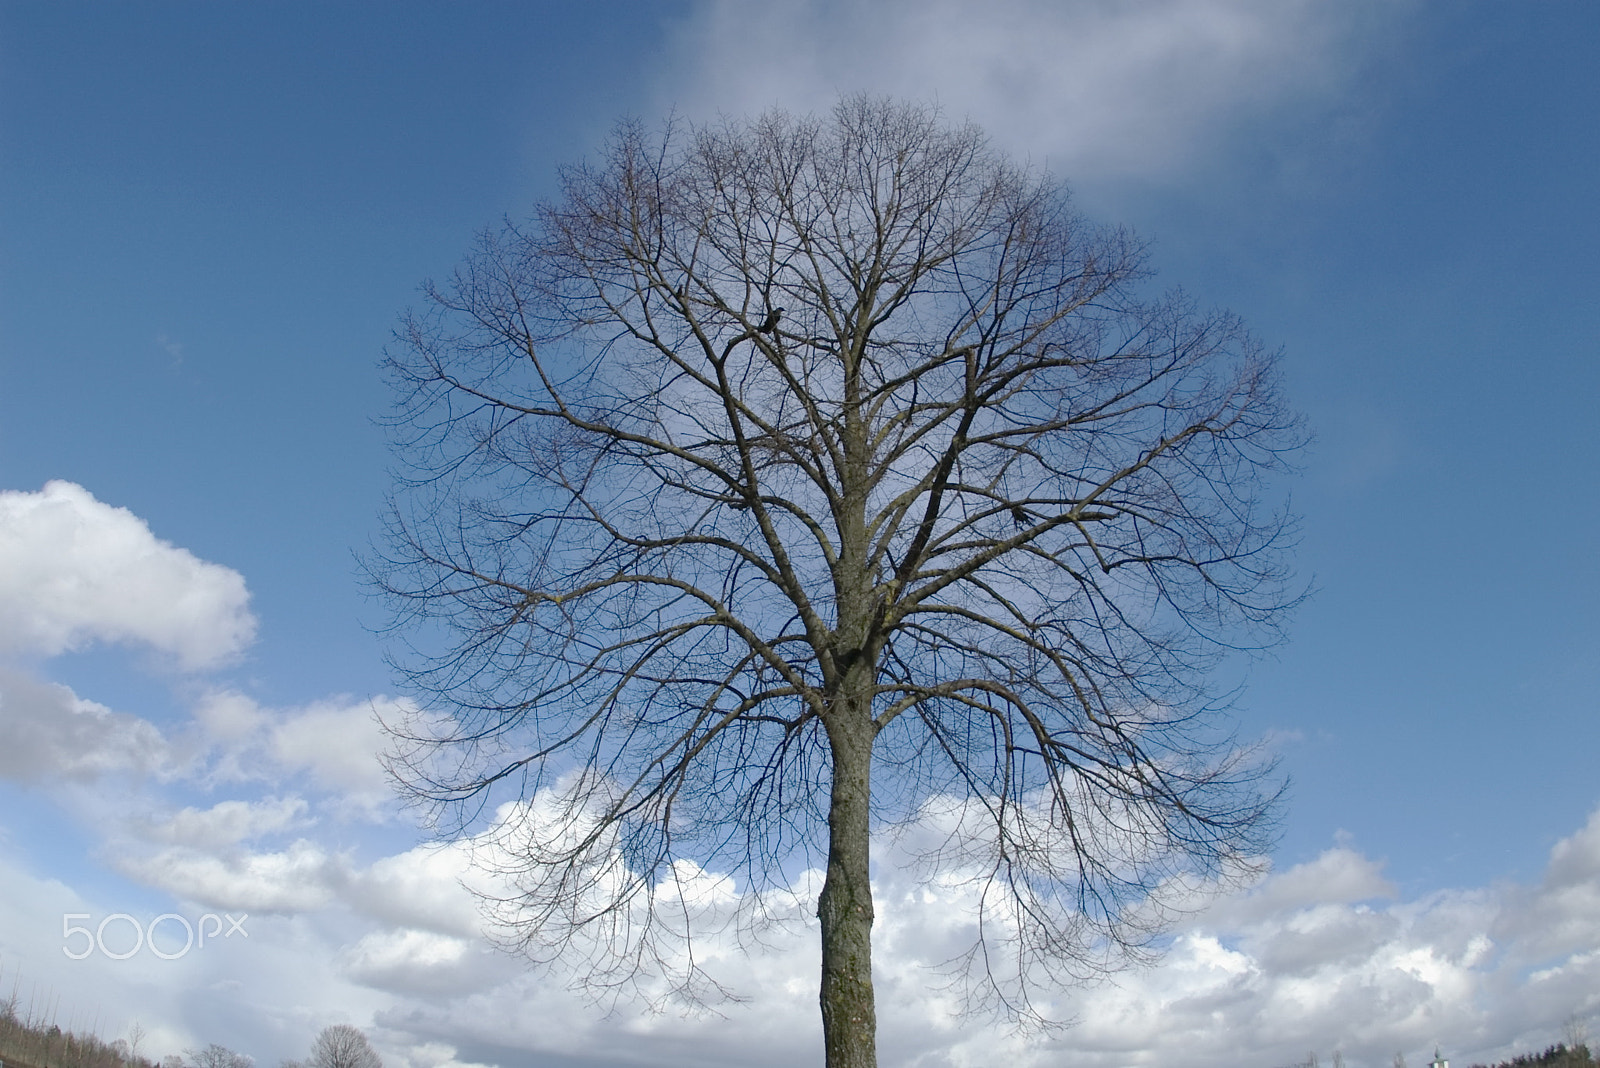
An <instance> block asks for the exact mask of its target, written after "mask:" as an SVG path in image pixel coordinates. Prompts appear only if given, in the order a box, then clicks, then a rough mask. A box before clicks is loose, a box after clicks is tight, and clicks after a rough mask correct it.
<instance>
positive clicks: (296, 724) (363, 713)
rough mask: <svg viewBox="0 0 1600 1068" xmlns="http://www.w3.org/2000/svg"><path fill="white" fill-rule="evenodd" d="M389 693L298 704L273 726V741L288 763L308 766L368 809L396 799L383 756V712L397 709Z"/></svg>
mask: <svg viewBox="0 0 1600 1068" xmlns="http://www.w3.org/2000/svg"><path fill="white" fill-rule="evenodd" d="M399 706H400V702H396V701H394V700H391V699H389V698H383V697H379V698H373V699H372V700H351V699H349V698H345V699H343V700H331V701H321V702H317V703H314V704H311V705H308V706H306V707H304V708H300V709H295V710H293V711H291V712H289V713H287V714H286V715H284V716H283V717H282V718H281V719H279V720H278V721H277V722H276V723H275V724H274V725H273V726H272V727H271V728H270V740H269V742H268V746H269V748H270V751H271V753H272V756H273V758H274V759H275V760H277V761H278V763H280V764H281V765H283V766H284V767H285V768H290V769H297V770H303V771H306V772H308V773H309V774H310V775H311V776H312V777H313V779H315V781H316V782H317V784H318V785H320V786H322V787H323V788H324V789H327V790H332V791H336V792H338V793H340V794H342V795H344V796H345V797H346V798H348V799H349V800H350V801H351V802H352V803H354V804H358V805H360V806H363V807H364V808H365V809H366V810H367V811H368V812H369V813H370V812H373V811H375V810H377V809H379V808H381V807H383V806H384V805H386V804H388V803H390V802H391V800H392V797H393V793H392V790H391V788H390V786H389V781H388V778H387V777H386V775H385V773H384V770H383V765H382V764H381V763H380V762H379V759H378V756H379V754H380V753H381V752H382V751H383V748H384V745H385V742H386V739H385V737H384V734H383V730H382V728H381V727H380V726H379V723H378V719H377V716H378V714H379V713H380V712H382V713H383V714H385V715H387V716H391V717H393V716H395V715H397V714H398V712H397V709H398V708H399Z"/></svg>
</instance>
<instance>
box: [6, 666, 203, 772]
mask: <svg viewBox="0 0 1600 1068" xmlns="http://www.w3.org/2000/svg"><path fill="white" fill-rule="evenodd" d="M174 760H175V754H174V752H173V750H172V748H171V746H169V745H168V743H167V741H166V739H165V738H163V737H162V735H161V732H160V731H159V730H157V729H156V727H155V726H154V725H153V724H151V723H149V722H147V721H145V720H143V719H140V718H138V717H137V716H129V715H126V714H123V713H119V712H114V711H112V710H111V709H109V708H107V707H105V706H104V705H101V704H97V703H96V702H94V701H88V700H85V699H84V698H82V697H79V696H78V695H77V694H75V693H73V692H72V691H71V690H70V689H68V688H67V687H65V686H61V685H58V684H56V683H52V682H43V681H40V680H38V679H35V678H33V677H31V676H29V675H26V674H24V673H22V672H18V671H12V670H7V669H5V668H0V778H7V779H12V780H15V781H19V782H28V783H55V782H59V781H61V780H63V779H65V780H68V781H74V782H87V781H90V780H93V779H97V778H99V777H101V776H103V775H107V774H111V773H116V772H127V773H132V774H136V775H148V774H155V773H162V772H168V771H170V770H171V769H172V767H173V762H174Z"/></svg>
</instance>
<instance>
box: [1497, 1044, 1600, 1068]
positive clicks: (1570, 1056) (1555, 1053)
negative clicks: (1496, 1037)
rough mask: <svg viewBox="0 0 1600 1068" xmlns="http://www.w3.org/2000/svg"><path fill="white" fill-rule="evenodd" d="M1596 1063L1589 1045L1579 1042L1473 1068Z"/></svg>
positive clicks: (1588, 1067) (1582, 1067)
mask: <svg viewBox="0 0 1600 1068" xmlns="http://www.w3.org/2000/svg"><path fill="white" fill-rule="evenodd" d="M1594 1063H1595V1062H1594V1059H1593V1058H1592V1057H1591V1056H1590V1055H1589V1046H1588V1043H1586V1042H1577V1043H1574V1044H1573V1045H1572V1046H1571V1047H1569V1046H1567V1044H1566V1043H1565V1042H1557V1043H1556V1044H1555V1045H1553V1046H1551V1047H1549V1048H1548V1049H1546V1050H1545V1051H1544V1052H1543V1053H1523V1054H1519V1055H1517V1056H1515V1057H1513V1058H1511V1059H1510V1060H1509V1061H1500V1062H1498V1063H1496V1064H1492V1065H1483V1064H1474V1065H1473V1066H1472V1068H1594Z"/></svg>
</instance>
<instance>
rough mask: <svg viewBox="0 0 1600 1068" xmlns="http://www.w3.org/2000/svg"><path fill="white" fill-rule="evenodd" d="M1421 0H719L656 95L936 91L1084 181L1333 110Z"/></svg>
mask: <svg viewBox="0 0 1600 1068" xmlns="http://www.w3.org/2000/svg"><path fill="white" fill-rule="evenodd" d="M1410 7H1411V5H1410V4H1409V3H1400V2H1392V0H1350V2H1343V3H1337V4H1330V3H1320V2H1316V0H1271V2H1264V0H1070V2H1062V0H990V2H988V3H983V4H975V3H970V2H966V0H881V2H878V3H870V4H863V3H853V2H849V0H776V2H772V3H766V4H761V5H752V4H744V3H738V2H736V0H707V2H704V3H701V4H699V5H698V6H697V7H695V8H694V10H693V11H692V12H691V13H690V14H689V16H688V17H687V18H686V19H685V21H684V22H683V24H682V25H681V27H680V28H679V31H678V33H677V34H676V36H675V37H674V41H673V43H674V45H675V48H674V50H673V56H674V60H673V62H672V64H671V66H670V67H669V68H668V70H667V72H666V76H665V77H664V79H663V82H664V84H663V86H662V88H661V90H660V94H659V95H660V96H661V97H662V103H663V105H664V106H674V105H675V106H677V107H679V108H680V109H681V110H682V111H684V112H686V113H688V114H689V115H691V116H697V117H705V116H708V115H710V114H713V113H715V112H716V111H717V110H719V109H720V110H721V111H723V112H726V113H729V114H736V115H737V114H744V113H747V112H750V111H758V110H761V109H763V108H766V107H769V106H772V105H779V106H783V107H786V108H788V109H790V110H791V111H799V112H805V111H825V110H826V109H827V108H828V107H829V106H830V105H831V103H832V102H833V100H834V99H835V98H836V97H837V96H838V95H840V94H841V93H849V92H855V91H860V90H865V91H868V92H873V93H883V94H888V95H891V96H895V97H900V98H907V99H916V100H932V101H937V102H938V103H939V104H940V105H941V106H942V107H943V108H944V109H945V111H946V113H947V114H948V115H949V116H950V117H951V118H954V119H961V118H971V119H973V120H974V121H976V122H978V123H979V124H981V125H982V126H984V127H985V128H986V129H987V130H988V131H989V132H990V134H992V135H993V136H994V137H995V138H996V139H997V140H998V141H999V142H1000V143H1001V144H1002V145H1003V146H1004V147H1005V148H1006V149H1007V150H1008V151H1011V152H1017V153H1022V154H1030V155H1031V156H1032V157H1033V159H1034V160H1035V162H1048V163H1049V164H1050V166H1051V167H1052V168H1053V169H1054V170H1055V171H1057V172H1058V173H1060V174H1062V175H1064V176H1066V177H1068V178H1069V179H1071V180H1073V181H1075V182H1077V181H1103V180H1115V179H1119V178H1125V177H1128V176H1139V177H1151V176H1161V175H1164V174H1166V173H1167V172H1169V171H1171V170H1173V169H1174V168H1177V167H1180V166H1183V165H1185V164H1187V163H1190V162H1192V161H1193V160H1194V159H1195V158H1196V157H1198V156H1200V155H1202V154H1204V153H1205V152H1206V150H1207V148H1208V146H1212V145H1215V144H1217V143H1218V142H1220V141H1222V140H1224V139H1225V137H1226V135H1227V134H1228V133H1229V132H1231V131H1232V130H1233V129H1234V128H1235V127H1236V126H1237V125H1238V123H1239V121H1240V120H1241V119H1245V118H1248V117H1259V116H1263V115H1269V114H1271V113H1273V112H1275V111H1277V110H1279V109H1282V108H1284V107H1286V106H1292V105H1300V104H1306V103H1320V104H1322V105H1324V106H1325V105H1326V102H1328V101H1329V100H1332V99H1335V98H1337V97H1338V96H1339V95H1340V94H1341V93H1343V92H1345V91H1347V90H1348V88H1349V86H1350V83H1351V81H1352V79H1353V78H1354V76H1355V74H1356V73H1357V72H1358V71H1359V70H1360V67H1361V64H1362V62H1363V59H1364V54H1365V53H1366V52H1367V51H1368V50H1370V49H1371V48H1372V47H1373V43H1374V42H1375V41H1378V40H1381V39H1383V38H1384V37H1387V36H1392V34H1393V32H1394V28H1395V26H1396V24H1397V23H1398V22H1399V21H1400V20H1401V18H1402V16H1403V15H1404V13H1405V12H1406V11H1407V10H1408V9H1409V8H1410Z"/></svg>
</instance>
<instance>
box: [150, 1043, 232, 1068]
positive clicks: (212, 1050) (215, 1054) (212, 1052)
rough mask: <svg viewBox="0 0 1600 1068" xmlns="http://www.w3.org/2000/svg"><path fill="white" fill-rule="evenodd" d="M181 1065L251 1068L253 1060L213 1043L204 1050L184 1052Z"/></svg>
mask: <svg viewBox="0 0 1600 1068" xmlns="http://www.w3.org/2000/svg"><path fill="white" fill-rule="evenodd" d="M169 1059H170V1058H169ZM163 1063H165V1062H163ZM182 1063H183V1064H184V1065H185V1068H251V1065H253V1064H255V1060H254V1058H252V1057H248V1056H246V1055H245V1054H243V1053H235V1052H234V1051H233V1050H231V1049H229V1048H228V1047H227V1046H221V1045H218V1044H217V1043H215V1042H213V1043H211V1044H210V1045H209V1046H207V1047H206V1048H205V1049H198V1050H196V1049H190V1050H184V1059H183V1061H182Z"/></svg>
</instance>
